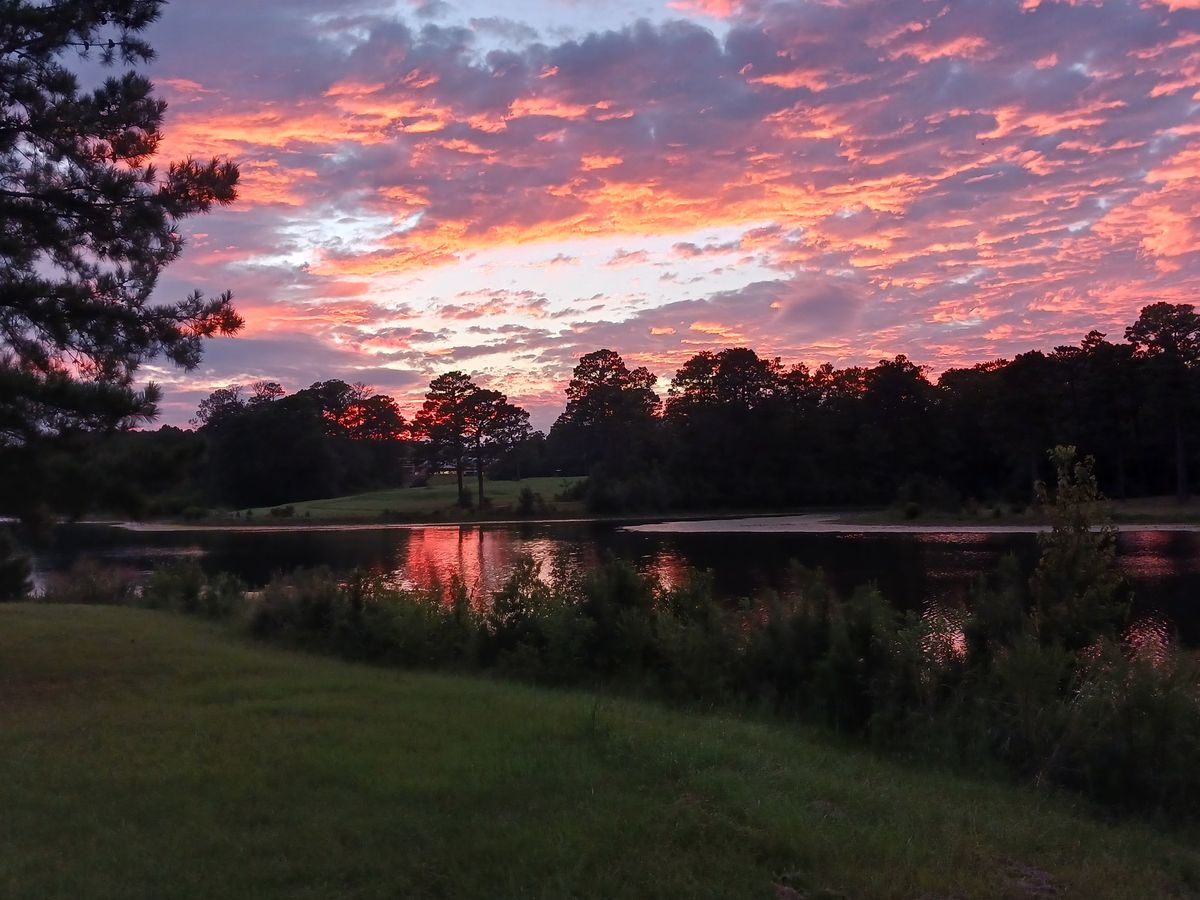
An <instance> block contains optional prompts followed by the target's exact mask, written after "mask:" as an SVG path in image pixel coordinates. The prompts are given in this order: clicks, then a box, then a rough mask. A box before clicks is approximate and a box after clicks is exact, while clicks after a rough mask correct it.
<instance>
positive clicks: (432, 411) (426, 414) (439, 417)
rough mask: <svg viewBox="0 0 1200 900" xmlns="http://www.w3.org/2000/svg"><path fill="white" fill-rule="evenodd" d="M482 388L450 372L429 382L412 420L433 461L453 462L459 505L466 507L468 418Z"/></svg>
mask: <svg viewBox="0 0 1200 900" xmlns="http://www.w3.org/2000/svg"><path fill="white" fill-rule="evenodd" d="M478 391H479V388H478V387H477V386H476V385H475V383H474V382H472V381H471V379H470V378H469V377H468V376H467V375H465V374H464V373H462V372H447V373H446V374H445V375H439V376H438V377H437V378H435V379H433V381H431V382H430V383H429V391H428V392H427V393H426V394H425V402H424V404H422V406H421V409H420V411H419V412H418V413H417V415H416V417H415V418H414V420H413V425H414V426H415V428H416V430H417V432H418V433H419V434H420V435H421V436H422V437H423V438H424V439H425V441H426V443H427V447H428V449H429V452H430V455H431V458H432V459H434V460H436V461H439V462H443V463H444V462H452V463H453V464H454V474H455V476H456V477H457V479H458V502H459V504H460V505H465V504H466V490H465V489H464V487H463V469H464V467H465V461H466V457H467V448H468V422H467V416H468V414H469V411H470V406H471V402H472V400H473V398H474V396H475V394H476V393H477V392H478Z"/></svg>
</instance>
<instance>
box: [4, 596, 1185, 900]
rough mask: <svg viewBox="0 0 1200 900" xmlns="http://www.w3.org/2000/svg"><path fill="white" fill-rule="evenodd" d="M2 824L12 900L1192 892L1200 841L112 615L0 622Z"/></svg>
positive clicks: (789, 745)
mask: <svg viewBox="0 0 1200 900" xmlns="http://www.w3.org/2000/svg"><path fill="white" fill-rule="evenodd" d="M0 808H2V809H3V810H4V815H3V816H0V847H2V848H3V851H2V852H0V896H4V897H6V898H13V900H17V898H39V900H40V898H52V897H64V898H65V897H79V896H86V897H89V898H98V900H99V898H108V897H112V898H118V897H119V898H140V897H144V898H152V897H153V898H158V897H166V896H170V897H173V898H190V897H196V898H202V897H203V898H208V897H213V896H221V897H226V898H242V897H244V898H250V897H253V898H271V897H288V898H303V897H312V898H329V897H363V898H366V897H381V898H382V897H396V896H405V897H409V896H412V897H422V896H442V897H488V898H494V897H515V896H535V897H538V896H541V897H554V898H558V897H567V896H586V897H639V898H640V897H682V896H687V897H706V896H707V897H763V898H771V897H789V898H792V897H796V896H800V897H814V898H815V897H822V896H823V897H834V896H842V895H844V896H847V897H856V898H863V897H868V898H870V897H896V898H901V897H951V896H958V897H971V898H976V897H983V898H986V897H1023V896H1039V893H1038V891H1042V892H1043V894H1042V895H1049V894H1048V893H1045V892H1048V891H1049V890H1050V889H1051V888H1053V889H1056V890H1057V891H1058V893H1059V895H1060V896H1079V897H1149V896H1163V897H1169V896H1190V895H1192V894H1193V893H1194V892H1195V891H1197V890H1200V854H1198V853H1197V851H1196V850H1195V849H1194V847H1195V841H1194V837H1195V836H1194V835H1190V834H1177V835H1170V834H1165V833H1160V832H1158V831H1155V830H1154V829H1152V828H1151V827H1149V826H1146V825H1142V824H1137V823H1124V824H1106V823H1104V822H1101V821H1100V820H1098V819H1096V818H1094V817H1092V816H1090V815H1089V814H1088V812H1087V808H1086V807H1085V806H1083V805H1081V804H1078V803H1076V802H1073V801H1070V800H1068V799H1065V798H1047V797H1045V796H1039V795H1035V794H1033V793H1031V792H1026V791H1023V790H1018V789H1013V788H1011V787H1006V786H1004V785H1001V784H993V783H985V782H975V781H970V780H964V779H960V778H956V777H951V776H947V775H945V774H941V773H938V772H935V771H928V770H917V769H909V768H906V767H904V766H901V765H898V764H896V763H890V762H886V761H882V760H880V759H878V758H876V757H874V756H873V755H871V754H869V753H866V752H863V751H859V750H856V749H848V748H847V747H845V746H844V745H842V744H840V743H836V742H832V741H829V740H826V739H824V738H820V737H816V736H813V735H812V734H810V733H809V732H806V731H804V730H801V729H797V728H795V727H791V726H778V727H777V726H767V725H761V724H756V723H751V722H745V721H740V720H737V719H729V718H717V717H709V716H699V715H687V714H682V713H674V712H667V711H663V710H661V709H659V708H657V707H654V706H649V705H642V704H637V703H632V702H621V701H618V702H611V701H607V700H600V701H598V700H597V699H596V698H595V697H593V696H590V695H587V694H583V693H571V692H552V691H543V690H537V689H533V688H526V687H521V686H514V685H511V684H503V683H498V682H492V681H488V680H483V679H467V678H461V677H452V676H434V675H413V674H401V673H397V672H394V671H387V670H381V669H371V668H366V667H359V666H353V665H348V664H345V663H341V662H337V661H334V660H330V659H323V658H318V657H311V656H303V655H298V654H292V653H286V652H282V651H277V650H271V649H264V648H262V647H260V646H254V645H250V644H247V643H245V642H243V641H241V640H239V639H237V638H235V637H233V636H232V635H231V633H230V632H229V631H228V630H227V629H224V628H221V627H216V626H209V625H204V624H200V623H197V622H195V621H192V620H187V619H183V618H180V617H177V616H174V615H170V614H166V613H155V612H148V611H142V610H134V609H126V608H112V607H78V606H40V605H12V606H5V607H0ZM785 883H786V884H787V885H789V886H790V888H791V889H793V890H794V891H795V892H796V893H795V894H789V893H787V892H786V891H785V890H782V889H780V888H779V887H777V885H780V884H785ZM821 891H825V892H826V893H821Z"/></svg>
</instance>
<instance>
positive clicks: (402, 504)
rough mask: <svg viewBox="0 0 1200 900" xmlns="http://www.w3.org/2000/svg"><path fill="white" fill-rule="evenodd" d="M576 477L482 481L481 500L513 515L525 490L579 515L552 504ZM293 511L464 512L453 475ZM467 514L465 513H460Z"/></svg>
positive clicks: (347, 515) (364, 515)
mask: <svg viewBox="0 0 1200 900" xmlns="http://www.w3.org/2000/svg"><path fill="white" fill-rule="evenodd" d="M578 480H579V479H578V478H560V477H558V476H548V477H542V478H523V479H521V480H520V481H484V496H485V497H486V498H487V500H488V501H489V502H490V504H491V508H490V510H487V512H489V513H491V514H500V513H504V512H505V511H506V510H508V511H511V512H512V513H513V514H514V515H515V514H516V513H515V510H516V507H517V502H518V499H519V497H520V494H521V491H522V490H524V489H526V488H528V489H529V490H531V491H533V492H534V493H535V494H539V495H541V498H542V500H543V501H544V502H545V503H546V504H547V505H549V506H551V507H553V508H554V509H553V512H554V514H555V515H566V514H575V513H580V512H582V511H583V504H582V503H579V502H577V501H564V500H555V499H554V497H555V495H556V494H559V493H561V492H562V491H564V490H566V489H567V488H568V487H570V486H571V485H572V484H574V483H575V482H577V481H578ZM466 486H467V488H468V489H469V490H470V491H471V494H472V497H473V498H474V500H475V501H476V502H478V499H479V498H478V497H475V492H476V490H477V488H478V486H477V485H476V483H475V479H474V477H472V478H469V479H468V480H467V482H466ZM287 505H289V506H291V507H292V509H293V510H294V512H293V517H296V516H299V517H301V518H303V517H305V514H306V513H307V514H308V518H310V519H337V520H347V519H379V518H381V517H382V516H383V515H384V514H385V513H390V514H394V515H395V516H397V517H399V518H411V517H417V516H430V517H433V516H437V517H461V516H462V515H463V514H464V510H463V509H462V508H461V507H459V506H458V483H457V481H456V480H455V478H454V476H453V475H435V476H434V477H433V478H431V479H429V484H428V485H426V486H424V487H404V488H392V489H390V490H386V491H370V492H368V493H365V494H351V495H349V496H346V497H332V498H330V499H328V500H304V501H299V502H296V503H290V504H287ZM253 513H254V516H255V517H262V516H268V517H270V514H271V507H259V508H257V509H255V510H254V511H253ZM466 513H467V515H469V514H470V513H469V511H466Z"/></svg>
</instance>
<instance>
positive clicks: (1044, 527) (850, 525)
mask: <svg viewBox="0 0 1200 900" xmlns="http://www.w3.org/2000/svg"><path fill="white" fill-rule="evenodd" d="M1113 527H1114V528H1116V529H1117V530H1118V531H1200V523H1195V522H1120V523H1116V524H1115V525H1114V526H1113ZM624 528H625V530H626V531H637V532H646V533H655V534H756V533H757V534H1037V533H1038V532H1042V531H1049V530H1050V525H1049V523H1046V522H1021V523H1010V524H998V525H981V524H970V523H965V522H941V523H932V522H931V523H918V522H903V523H901V522H862V521H851V520H846V519H838V518H836V517H832V516H828V515H782V516H751V517H746V518H738V519H692V520H677V521H669V522H651V523H646V524H640V525H626V526H624Z"/></svg>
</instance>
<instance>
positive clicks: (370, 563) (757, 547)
mask: <svg viewBox="0 0 1200 900" xmlns="http://www.w3.org/2000/svg"><path fill="white" fill-rule="evenodd" d="M1118 540H1119V548H1120V561H1121V565H1122V567H1123V568H1124V570H1125V572H1126V575H1127V576H1128V578H1129V579H1130V581H1131V582H1132V584H1133V586H1134V590H1135V604H1136V608H1137V612H1138V614H1139V616H1140V617H1141V618H1142V619H1143V620H1144V623H1145V624H1146V625H1147V626H1149V627H1152V628H1155V629H1157V628H1160V627H1164V626H1165V627H1172V626H1173V627H1174V628H1176V629H1177V630H1178V632H1179V635H1180V637H1181V639H1182V640H1183V642H1184V643H1185V644H1188V645H1189V646H1200V608H1198V607H1197V604H1196V602H1195V598H1196V597H1197V596H1198V595H1200V533H1197V532H1167V531H1131V532H1123V533H1122V534H1121V535H1120V536H1119V539H1118ZM519 553H529V554H531V555H532V556H533V557H534V558H536V559H538V560H540V561H542V562H543V564H544V566H545V568H546V569H549V567H550V565H551V564H552V562H553V561H554V560H556V559H559V560H566V561H567V562H570V563H572V564H575V565H583V566H592V565H595V564H597V563H598V562H600V561H602V560H603V559H605V558H606V556H608V555H609V554H612V555H614V556H616V557H619V558H622V559H626V560H629V561H631V562H633V563H634V564H635V565H636V566H638V567H639V568H640V569H641V570H643V571H645V572H648V573H651V574H654V575H656V576H657V577H659V578H662V579H664V580H667V581H672V580H677V579H679V578H681V577H683V576H684V574H685V572H686V571H687V569H688V567H695V568H702V569H711V570H712V572H713V576H714V579H715V583H716V587H717V591H718V592H719V593H720V594H721V595H722V596H725V597H728V598H730V599H732V598H737V597H746V596H749V597H754V596H758V595H760V594H761V593H763V592H764V591H766V590H781V591H786V590H787V589H788V587H789V584H790V582H789V569H790V567H791V562H792V561H793V560H795V561H797V562H799V563H802V564H804V565H806V566H813V567H820V568H822V569H824V570H825V572H826V573H827V574H828V576H829V578H830V580H831V582H832V583H833V585H834V586H835V587H836V588H837V589H838V591H839V592H841V593H849V592H850V591H851V590H853V588H854V587H855V586H856V585H858V584H861V583H864V582H868V581H873V582H875V583H876V584H878V586H879V588H880V590H881V591H882V592H883V594H884V596H885V597H887V598H888V599H889V600H891V601H892V602H893V603H895V604H896V605H897V606H899V607H901V608H903V609H918V610H922V611H927V610H930V609H946V608H955V607H960V606H962V605H963V604H965V603H966V602H967V600H968V597H969V590H970V587H971V584H972V583H973V582H974V581H975V579H977V578H978V577H979V576H980V575H982V574H985V573H988V572H990V571H992V570H994V569H995V567H996V565H997V563H998V561H999V560H1000V558H1001V557H1002V556H1004V555H1005V554H1006V553H1013V554H1015V555H1016V556H1017V557H1018V559H1020V561H1021V563H1022V565H1023V566H1024V567H1025V568H1026V570H1032V567H1033V565H1034V563H1035V562H1036V559H1037V539H1036V537H1035V536H1034V535H1033V534H960V533H946V532H943V533H932V534H891V533H886V534H879V533H875V534H794V533H789V534H778V533H770V532H756V533H744V534H737V533H733V534H730V533H639V532H634V531H629V530H626V529H623V528H621V527H619V526H617V525H614V524H611V523H584V522H576V523H553V524H522V525H462V526H459V525H445V526H429V527H412V528H399V527H397V528H386V529H380V528H369V529H368V528H343V529H329V530H320V531H301V530H271V531H267V530H250V531H215V530H214V531H162V532H153V531H130V530H126V529H122V528H117V527H112V526H103V525H69V526H62V527H60V528H59V529H58V530H57V532H56V535H55V540H54V543H53V544H52V545H51V546H49V547H45V548H42V549H40V550H39V551H38V552H37V553H36V554H35V557H34V570H35V572H34V575H35V581H36V582H37V583H38V584H39V586H40V585H44V584H45V583H46V581H47V579H49V578H52V577H53V575H54V573H57V572H62V571H65V570H66V569H68V568H69V567H70V566H71V564H72V563H73V562H74V561H75V560H77V559H79V558H81V557H85V556H89V557H93V558H96V559H99V560H101V561H103V562H106V563H109V564H113V565H119V566H122V567H125V568H128V569H129V570H131V571H132V572H134V573H139V574H140V573H146V572H149V571H150V570H151V569H153V568H154V567H156V566H159V565H162V564H164V563H168V562H171V561H172V560H177V559H180V558H184V557H192V558H195V559H197V560H199V562H200V564H201V565H202V566H203V567H204V568H205V569H206V570H208V571H210V572H217V571H228V572H233V573H234V574H236V575H238V576H239V577H240V578H242V579H243V580H244V581H245V582H247V583H248V584H249V585H251V586H252V587H258V586H261V585H262V584H264V583H265V582H266V581H267V580H268V579H269V578H270V577H271V576H272V575H273V574H274V573H277V572H286V571H290V570H292V569H295V568H297V567H304V566H317V565H327V566H329V567H331V568H332V569H334V570H335V571H337V572H349V571H351V570H353V569H363V570H367V571H369V572H372V573H376V574H379V575H383V576H385V577H388V578H389V579H391V580H393V581H395V582H396V583H398V584H401V585H405V586H418V587H426V586H429V585H431V584H433V583H435V582H440V583H442V584H446V583H448V582H449V580H450V577H451V576H452V575H453V574H454V573H456V572H460V573H462V575H463V577H464V578H465V580H466V582H467V585H468V586H469V587H471V588H472V589H473V590H474V591H476V592H481V593H482V592H485V591H488V590H491V589H494V588H495V587H497V586H498V585H499V583H500V582H502V581H503V579H504V578H505V576H506V575H507V573H508V571H509V570H510V568H511V566H512V563H513V560H514V559H515V558H516V556H517V554H519Z"/></svg>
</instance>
